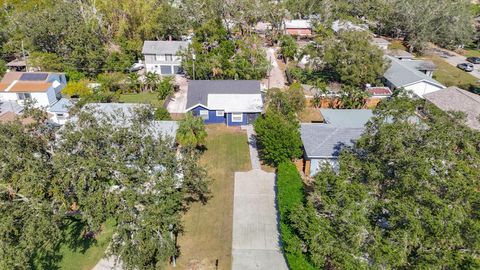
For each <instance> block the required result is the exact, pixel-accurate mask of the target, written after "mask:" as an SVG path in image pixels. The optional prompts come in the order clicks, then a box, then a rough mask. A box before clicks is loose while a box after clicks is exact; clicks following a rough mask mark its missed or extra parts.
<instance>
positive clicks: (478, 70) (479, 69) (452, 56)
mask: <svg viewBox="0 0 480 270" xmlns="http://www.w3.org/2000/svg"><path fill="white" fill-rule="evenodd" d="M429 52H430V53H433V54H435V55H438V56H440V57H441V58H443V59H444V60H445V62H447V63H449V64H450V65H452V66H454V67H457V65H458V64H461V63H468V62H467V60H466V57H465V56H463V55H460V54H458V53H456V52H452V51H449V50H445V49H442V48H438V47H433V48H431V49H430V50H429ZM474 66H475V70H474V71H472V72H469V73H470V74H471V75H472V76H474V77H476V78H477V79H480V65H474Z"/></svg>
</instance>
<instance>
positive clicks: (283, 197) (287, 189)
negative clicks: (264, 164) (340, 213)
mask: <svg viewBox="0 0 480 270" xmlns="http://www.w3.org/2000/svg"><path fill="white" fill-rule="evenodd" d="M304 202H305V194H304V191H303V182H302V178H301V177H300V174H299V173H298V171H297V168H296V167H295V165H294V164H293V163H291V162H284V163H281V164H280V165H279V166H278V171H277V203H278V209H279V213H280V234H281V236H282V244H283V245H282V248H283V252H284V253H285V257H286V258H287V262H288V265H289V266H290V269H300V270H310V269H315V268H314V267H312V266H311V264H310V263H309V262H308V260H307V258H306V257H305V255H304V254H303V253H302V250H303V246H302V241H301V239H300V238H299V237H298V236H297V235H296V232H295V230H294V228H292V226H291V220H290V218H289V216H290V214H291V213H293V212H296V211H297V209H300V208H302V207H303V205H304Z"/></svg>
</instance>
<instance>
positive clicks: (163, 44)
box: [142, 40, 188, 55]
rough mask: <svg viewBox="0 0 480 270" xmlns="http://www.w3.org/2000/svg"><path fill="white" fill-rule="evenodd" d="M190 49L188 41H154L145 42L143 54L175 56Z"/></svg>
mask: <svg viewBox="0 0 480 270" xmlns="http://www.w3.org/2000/svg"><path fill="white" fill-rule="evenodd" d="M187 47H188V42H187V41H164V40H161V41H153V40H145V41H144V42H143V49H142V54H173V55H176V54H177V52H178V51H180V50H182V49H186V48H187Z"/></svg>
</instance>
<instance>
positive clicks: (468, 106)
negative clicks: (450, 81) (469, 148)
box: [423, 86, 480, 130]
mask: <svg viewBox="0 0 480 270" xmlns="http://www.w3.org/2000/svg"><path fill="white" fill-rule="evenodd" d="M423 97H424V98H425V99H426V100H428V101H430V102H431V103H433V104H435V106H437V107H438V108H439V109H440V110H442V111H445V112H449V111H459V112H464V113H465V114H466V116H467V118H466V124H467V125H468V126H469V127H470V128H473V129H476V130H480V95H477V94H474V93H471V92H468V91H465V90H463V89H460V88H458V87H455V86H453V87H448V88H445V89H442V90H439V91H435V92H432V93H429V94H425V95H424V96H423Z"/></svg>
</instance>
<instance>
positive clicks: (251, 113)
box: [186, 80, 263, 126]
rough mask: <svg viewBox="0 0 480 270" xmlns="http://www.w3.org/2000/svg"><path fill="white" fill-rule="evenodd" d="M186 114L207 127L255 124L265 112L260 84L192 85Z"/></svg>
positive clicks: (257, 82)
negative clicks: (189, 113) (198, 118)
mask: <svg viewBox="0 0 480 270" xmlns="http://www.w3.org/2000/svg"><path fill="white" fill-rule="evenodd" d="M186 111H187V112H191V113H192V114H193V115H194V116H198V117H201V118H202V119H203V121H204V122H205V123H206V124H222V123H223V124H226V125H227V126H240V125H248V124H252V123H253V122H254V121H255V119H257V117H258V116H259V115H260V114H261V113H262V111H263V97H262V92H261V88H260V81H255V80H214V81H208V80H197V81H190V82H189V83H188V95H187V108H186Z"/></svg>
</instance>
